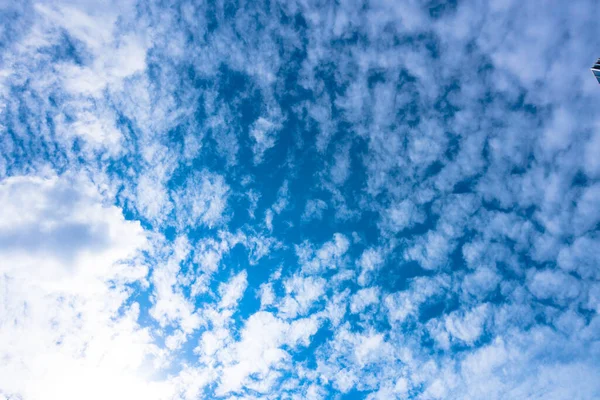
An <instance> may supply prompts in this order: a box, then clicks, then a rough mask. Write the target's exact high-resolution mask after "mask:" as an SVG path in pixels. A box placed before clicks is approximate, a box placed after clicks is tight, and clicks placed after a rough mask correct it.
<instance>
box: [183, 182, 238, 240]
mask: <svg viewBox="0 0 600 400" xmlns="http://www.w3.org/2000/svg"><path fill="white" fill-rule="evenodd" d="M228 197H229V186H228V185H227V184H226V183H225V179H224V178H223V177H222V176H221V175H217V174H214V173H211V172H207V171H203V172H201V173H198V174H194V175H192V176H190V177H189V178H188V180H187V181H186V184H185V186H184V188H183V189H182V190H179V191H177V194H176V195H175V197H174V201H175V209H176V213H177V220H178V223H179V227H180V228H181V229H185V228H187V227H192V228H194V227H197V226H198V225H200V224H204V225H206V226H208V227H209V228H212V227H214V226H216V225H219V224H221V223H223V221H224V219H225V218H226V215H225V209H226V207H227V198H228Z"/></svg>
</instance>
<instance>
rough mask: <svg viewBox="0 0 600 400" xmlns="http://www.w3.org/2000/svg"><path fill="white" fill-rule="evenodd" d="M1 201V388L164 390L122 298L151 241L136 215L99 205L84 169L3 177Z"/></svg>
mask: <svg viewBox="0 0 600 400" xmlns="http://www.w3.org/2000/svg"><path fill="white" fill-rule="evenodd" d="M0 203H1V207H0V209H1V210H2V211H0V212H1V213H2V218H0V220H1V221H2V222H1V223H0V236H1V238H2V239H0V242H1V243H2V245H1V247H0V253H1V254H2V256H1V258H2V260H3V261H2V263H0V268H1V270H2V274H1V275H2V277H1V278H0V280H2V284H1V285H0V286H1V287H3V292H4V293H3V295H2V296H0V297H1V298H2V300H1V301H0V308H1V309H2V310H4V311H3V312H2V313H0V314H1V315H0V325H1V326H3V328H2V329H1V330H0V332H1V333H0V337H1V343H2V344H1V345H0V353H1V354H2V358H3V359H4V360H5V362H4V363H3V364H2V366H1V367H0V370H1V373H0V387H2V391H3V392H4V393H7V394H9V397H10V394H11V393H12V394H13V395H15V396H18V397H23V398H27V399H43V398H47V397H48V396H50V397H52V398H64V399H80V398H90V399H103V398H106V397H111V398H116V399H119V398H121V399H126V398H131V396H137V395H140V394H141V395H143V396H145V397H147V398H150V399H162V398H167V396H168V395H169V393H170V387H169V385H168V384H167V383H166V382H163V383H161V382H158V381H157V382H153V381H152V373H153V367H152V362H151V360H152V359H153V358H155V359H156V360H157V361H159V359H157V358H156V357H157V356H159V353H158V351H157V350H158V349H157V347H156V346H155V345H154V343H153V341H152V338H151V336H150V334H149V332H148V330H147V329H144V328H142V327H140V326H139V325H138V323H137V318H138V313H139V305H138V304H137V303H132V304H131V305H126V304H125V303H124V302H125V300H126V299H127V298H128V296H129V294H128V291H127V290H126V289H125V287H124V286H123V284H125V283H127V282H134V281H136V280H140V279H143V278H144V277H145V275H146V273H147V269H146V267H144V266H142V265H140V264H138V263H137V262H136V261H135V258H134V259H132V257H135V256H136V254H137V252H138V251H140V250H142V249H144V248H145V247H146V246H147V244H148V243H147V240H146V234H145V232H144V230H143V229H142V228H141V227H140V225H139V223H137V222H132V221H126V220H125V219H124V218H123V215H122V213H121V211H120V210H119V209H118V208H117V207H115V206H107V205H104V204H103V199H102V198H101V196H100V195H99V194H98V191H97V189H96V188H95V187H94V186H93V185H92V184H91V183H90V182H89V181H87V180H86V178H85V177H83V176H79V177H69V176H63V177H49V178H37V177H25V176H22V177H13V178H8V179H5V180H3V181H2V182H0ZM127 259H129V260H130V261H127ZM32 381H35V382H36V384H35V385H32V384H31V382H32Z"/></svg>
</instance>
